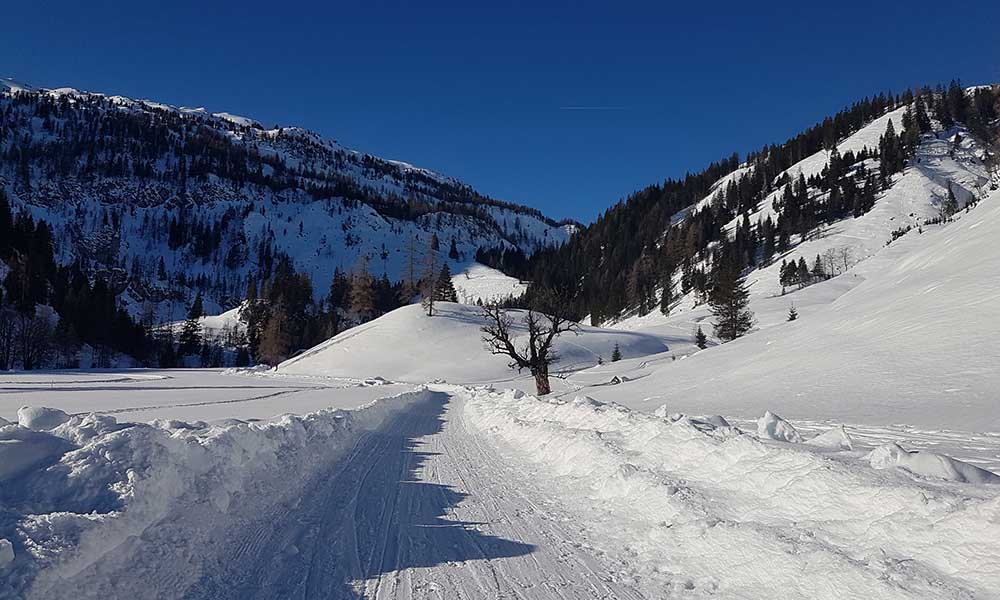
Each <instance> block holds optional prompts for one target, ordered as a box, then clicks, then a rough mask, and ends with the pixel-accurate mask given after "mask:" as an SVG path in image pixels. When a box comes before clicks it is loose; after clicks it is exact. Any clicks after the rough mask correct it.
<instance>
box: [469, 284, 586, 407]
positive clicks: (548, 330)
mask: <svg viewBox="0 0 1000 600" xmlns="http://www.w3.org/2000/svg"><path fill="white" fill-rule="evenodd" d="M483 316H484V317H485V319H486V324H485V325H483V328H482V331H483V343H485V344H486V349H487V350H489V352H490V353H491V354H497V355H501V356H507V357H510V359H511V360H510V363H509V364H508V365H507V366H509V367H510V368H511V369H516V370H517V371H518V372H521V371H523V370H524V369H527V370H528V371H529V372H530V373H531V375H532V376H533V377H534V378H535V389H536V390H537V391H538V395H539V396H544V395H546V394H548V393H549V392H551V391H552V388H550V387H549V365H551V364H552V363H553V362H554V361H555V360H556V359H557V358H558V356H557V355H556V353H555V351H553V350H552V343H553V342H554V341H555V339H556V337H557V336H558V335H559V334H561V333H564V332H567V331H571V332H573V333H574V335H575V334H576V333H577V324H576V323H575V322H573V321H570V320H569V319H567V318H565V317H560V316H556V315H550V314H544V313H540V312H537V311H535V310H532V309H529V310H528V313H527V315H526V316H525V317H524V327H525V328H526V329H527V338H526V339H525V340H524V342H523V343H522V344H520V345H519V344H518V342H517V340H516V339H515V332H514V331H513V329H514V319H513V318H512V317H511V316H510V314H509V313H508V312H507V311H506V310H504V309H503V308H502V307H501V306H500V304H498V303H496V302H491V303H490V304H487V305H486V306H485V307H483Z"/></svg>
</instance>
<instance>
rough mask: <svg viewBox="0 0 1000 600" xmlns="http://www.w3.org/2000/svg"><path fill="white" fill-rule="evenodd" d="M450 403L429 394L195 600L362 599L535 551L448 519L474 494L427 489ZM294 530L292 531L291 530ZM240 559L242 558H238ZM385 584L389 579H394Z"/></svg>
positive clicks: (210, 579) (194, 593) (199, 589)
mask: <svg viewBox="0 0 1000 600" xmlns="http://www.w3.org/2000/svg"><path fill="white" fill-rule="evenodd" d="M447 400H448V397H447V395H446V394H441V393H429V394H428V397H427V399H425V400H421V401H418V402H417V403H416V404H414V405H412V406H411V407H410V408H409V409H407V410H405V411H403V412H402V413H401V414H400V415H399V416H397V417H395V419H396V421H395V422H394V423H390V424H388V425H387V426H385V427H383V428H382V429H381V430H380V431H378V432H375V433H373V434H371V435H370V436H369V438H368V439H367V440H366V441H365V442H364V443H363V444H362V445H361V446H359V448H358V449H357V451H356V452H355V454H354V456H353V458H352V459H351V460H348V461H345V462H343V463H341V464H339V465H338V466H337V468H336V469H334V472H333V473H330V474H328V475H329V477H322V478H319V479H320V480H319V481H317V482H316V484H315V485H314V486H312V487H311V488H310V490H309V492H308V493H307V495H305V496H304V497H303V498H302V501H301V502H300V503H299V506H298V507H296V509H295V511H294V512H293V513H291V514H289V515H287V516H285V517H284V518H283V519H282V523H275V526H276V527H275V531H273V532H271V533H269V535H268V536H267V538H268V539H267V540H266V541H265V542H264V543H259V544H256V545H255V547H254V548H253V549H252V551H251V552H250V553H248V551H247V549H246V548H245V547H244V548H241V549H240V552H242V553H243V554H244V555H243V556H242V557H241V558H240V559H239V560H234V561H233V562H231V563H230V564H227V565H226V566H225V567H223V568H222V569H221V571H220V572H215V573H212V574H210V575H208V576H206V577H205V578H204V579H203V580H202V582H201V583H200V584H199V585H198V586H196V589H194V590H189V593H188V594H186V595H185V596H186V597H189V598H279V597H296V598H330V599H354V598H363V597H365V593H366V592H368V593H374V592H375V589H376V588H377V587H379V586H384V585H393V583H394V582H393V581H390V580H394V577H393V576H392V575H389V574H393V573H399V572H402V571H405V570H406V569H418V568H426V567H435V566H439V565H448V566H449V568H456V569H460V568H462V565H463V563H468V562H469V561H488V560H494V559H501V558H511V557H517V556H524V555H527V554H530V553H531V552H533V551H534V549H535V547H534V546H532V545H530V544H525V543H521V542H517V541H512V540H506V539H502V538H498V537H495V536H491V535H487V534H485V533H483V532H482V531H480V526H481V525H482V524H481V523H473V522H464V521H459V520H456V519H455V518H454V517H452V516H450V515H451V513H452V510H451V509H452V507H454V506H456V505H457V504H458V503H459V502H461V501H462V500H463V499H464V498H465V497H466V496H467V494H464V493H462V492H459V491H456V490H455V489H453V488H452V487H450V486H447V485H441V484H437V483H429V482H428V481H422V480H421V475H423V476H424V478H425V479H433V477H434V475H433V474H432V473H426V472H423V471H422V468H423V467H424V466H426V464H427V462H428V461H429V460H430V459H431V458H432V457H433V456H434V453H430V452H423V451H420V450H419V449H420V448H421V447H422V445H423V442H422V441H421V438H423V437H425V436H430V435H433V434H436V433H438V432H440V431H441V429H442V427H443V425H444V420H443V417H442V415H443V413H444V410H445V405H446V403H447ZM286 523H287V524H286ZM234 550H235V549H234ZM386 575H389V576H388V577H386Z"/></svg>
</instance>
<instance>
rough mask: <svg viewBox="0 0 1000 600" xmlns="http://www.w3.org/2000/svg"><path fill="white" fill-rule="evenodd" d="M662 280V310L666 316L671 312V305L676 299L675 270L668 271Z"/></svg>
mask: <svg viewBox="0 0 1000 600" xmlns="http://www.w3.org/2000/svg"><path fill="white" fill-rule="evenodd" d="M661 282H662V290H661V292H660V312H661V313H662V314H663V315H664V316H666V315H669V314H670V305H671V304H672V303H673V301H674V282H673V272H669V271H668V272H667V273H666V274H665V275H664V277H663V279H662V280H661Z"/></svg>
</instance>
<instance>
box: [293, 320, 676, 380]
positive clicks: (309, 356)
mask: <svg viewBox="0 0 1000 600" xmlns="http://www.w3.org/2000/svg"><path fill="white" fill-rule="evenodd" d="M483 323H484V321H483V319H482V317H481V316H480V309H478V308H477V307H475V306H468V305H463V304H452V303H445V302H442V303H438V304H436V305H435V315H434V316H433V317H428V316H427V315H426V313H425V312H424V311H423V309H422V307H420V306H419V305H411V306H404V307H403V308H399V309H396V310H394V311H392V312H391V313H389V314H386V315H383V316H382V317H379V318H378V319H375V320H374V321H370V322H368V323H365V324H363V325H360V326H358V327H355V328H353V329H349V330H347V331H345V332H344V333H341V334H340V335H338V336H336V337H334V338H332V339H330V340H328V341H326V342H324V343H322V344H320V345H319V346H316V347H315V348H313V349H311V350H307V351H306V352H304V353H302V354H300V355H299V356H297V357H295V358H292V359H289V360H288V361H286V362H284V363H282V364H281V365H279V366H278V373H287V374H293V375H303V374H304V375H324V376H333V377H361V378H365V377H382V378H385V379H387V380H390V381H400V382H409V383H420V382H425V381H433V380H441V379H443V380H447V381H448V382H451V383H490V382H497V381H509V380H511V379H514V378H515V376H516V373H515V372H514V371H512V370H510V369H509V368H508V367H507V362H508V359H507V358H506V357H501V356H492V355H490V354H489V353H487V352H486V350H485V348H484V347H483V341H482V332H481V331H480V327H481V326H482V325H483ZM615 344H618V346H619V348H620V351H621V354H622V356H623V357H624V358H633V357H640V356H647V355H651V354H657V353H661V352H665V351H666V350H667V346H666V344H664V343H663V342H662V341H661V340H659V339H658V338H656V337H654V336H650V335H645V334H641V333H635V332H629V331H616V330H608V329H599V328H596V327H585V326H584V327H581V328H580V331H579V335H573V334H570V333H567V334H563V335H562V336H561V337H560V338H558V339H557V342H556V345H555V348H556V351H557V353H558V355H559V357H560V358H559V361H558V362H556V363H555V365H554V368H553V370H554V371H556V372H566V371H574V370H579V369H584V368H588V367H593V366H595V365H597V363H598V362H599V360H601V359H603V360H604V361H607V360H610V358H611V353H612V352H613V351H614V347H615ZM522 376H523V374H522Z"/></svg>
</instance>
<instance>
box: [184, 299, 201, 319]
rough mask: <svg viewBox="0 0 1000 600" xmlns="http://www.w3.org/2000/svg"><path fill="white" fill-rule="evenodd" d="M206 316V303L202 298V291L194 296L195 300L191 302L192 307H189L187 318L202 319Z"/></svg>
mask: <svg viewBox="0 0 1000 600" xmlns="http://www.w3.org/2000/svg"><path fill="white" fill-rule="evenodd" d="M203 316H205V304H204V301H203V300H202V299H201V292H198V295H196V296H195V297H194V302H192V303H191V308H190V309H188V314H187V318H189V319H200V318H201V317H203Z"/></svg>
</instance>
